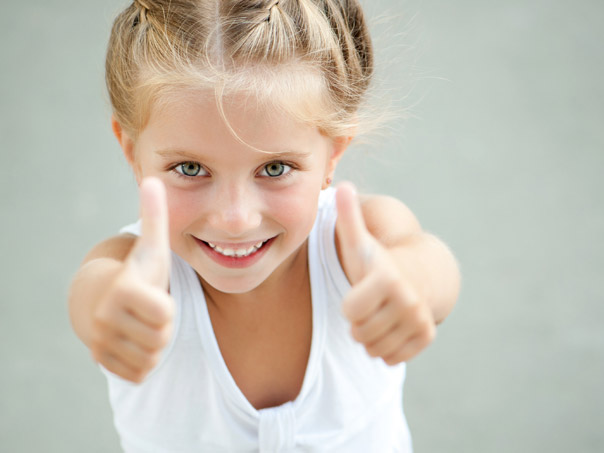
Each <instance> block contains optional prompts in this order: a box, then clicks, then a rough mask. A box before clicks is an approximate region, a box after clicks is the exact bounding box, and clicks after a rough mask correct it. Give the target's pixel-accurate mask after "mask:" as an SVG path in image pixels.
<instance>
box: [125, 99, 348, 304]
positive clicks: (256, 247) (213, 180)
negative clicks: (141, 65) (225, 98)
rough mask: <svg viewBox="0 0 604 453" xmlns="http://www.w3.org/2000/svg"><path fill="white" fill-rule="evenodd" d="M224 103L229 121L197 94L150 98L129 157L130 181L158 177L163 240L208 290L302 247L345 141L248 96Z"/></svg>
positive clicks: (269, 268)
mask: <svg viewBox="0 0 604 453" xmlns="http://www.w3.org/2000/svg"><path fill="white" fill-rule="evenodd" d="M224 113H225V115H226V117H227V118H228V121H229V124H230V127H229V125H227V124H226V123H225V121H224V120H223V118H222V116H221V114H220V112H219V110H218V108H217V106H216V101H215V99H214V97H213V96H211V97H210V96H208V97H206V96H201V95H189V96H187V97H185V96H183V97H182V100H179V101H178V102H172V103H170V104H168V105H165V106H164V107H162V108H161V109H159V108H154V109H153V110H152V112H151V116H150V120H149V122H148V125H147V126H146V128H145V129H144V130H143V131H142V132H141V134H140V135H139V139H138V141H137V143H136V146H135V148H134V153H133V156H132V155H130V160H131V163H132V165H133V168H134V171H135V173H136V175H137V179H138V180H139V181H140V179H141V178H143V177H145V176H157V177H159V178H160V179H161V180H162V181H163V182H164V184H165V186H166V191H167V197H168V211H169V215H170V243H171V247H172V250H173V251H174V252H176V253H177V254H178V255H179V256H180V257H182V258H183V259H185V260H186V261H187V262H188V263H189V264H190V265H191V266H192V267H193V269H195V271H196V272H197V273H198V274H199V275H201V276H202V278H203V279H204V280H205V281H206V282H207V283H209V284H210V285H212V286H213V287H214V288H216V289H217V290H219V291H222V292H228V293H244V292H248V291H251V290H252V289H254V288H256V287H258V286H259V285H260V284H262V282H264V281H265V280H266V279H267V278H268V277H269V276H271V275H272V274H273V273H274V272H275V271H276V270H281V271H286V270H287V268H288V264H291V263H293V262H294V260H295V258H296V256H297V254H298V253H305V251H306V249H305V247H302V246H303V245H304V244H305V241H306V238H307V237H308V234H309V233H310V230H311V228H312V226H313V223H314V220H315V216H316V212H317V201H318V197H319V192H320V190H321V188H322V187H324V186H325V180H326V178H327V177H331V176H332V174H333V171H334V169H335V165H336V163H337V161H338V159H339V157H340V156H341V154H342V152H343V151H344V149H345V144H346V143H345V142H344V141H339V140H335V141H334V140H331V139H329V138H327V137H325V136H324V135H322V134H321V133H320V132H319V130H318V129H316V128H312V127H309V126H306V125H301V124H299V123H296V122H294V121H293V120H292V119H290V118H287V117H285V116H284V115H279V114H277V113H275V112H272V111H268V110H267V109H264V108H261V107H260V106H259V105H258V104H257V103H255V102H253V101H252V100H250V99H249V98H244V97H239V98H233V99H230V100H229V102H228V103H226V102H225V106H224ZM230 128H232V130H231V129H230ZM233 131H234V132H235V133H236V134H237V136H238V137H239V139H238V138H237V137H236V136H235V135H234V134H233ZM122 145H123V143H122ZM254 148H256V149H254ZM126 154H127V156H128V153H126Z"/></svg>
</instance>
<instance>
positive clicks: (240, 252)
mask: <svg viewBox="0 0 604 453" xmlns="http://www.w3.org/2000/svg"><path fill="white" fill-rule="evenodd" d="M262 244H264V241H260V242H258V243H257V244H254V245H252V246H251V247H249V248H247V249H229V248H227V249H223V248H222V247H220V246H218V245H215V244H212V243H211V242H208V245H209V246H210V247H212V248H213V249H214V250H216V251H217V252H218V253H220V254H221V255H224V256H236V257H238V258H240V257H243V256H248V255H251V254H252V253H254V252H255V251H256V250H258V249H259V248H260V247H262Z"/></svg>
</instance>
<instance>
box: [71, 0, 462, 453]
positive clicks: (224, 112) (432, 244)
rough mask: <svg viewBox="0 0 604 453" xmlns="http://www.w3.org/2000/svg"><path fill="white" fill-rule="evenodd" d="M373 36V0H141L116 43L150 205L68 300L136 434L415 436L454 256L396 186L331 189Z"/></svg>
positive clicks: (165, 446)
mask: <svg viewBox="0 0 604 453" xmlns="http://www.w3.org/2000/svg"><path fill="white" fill-rule="evenodd" d="M372 62H373V59H372V48H371V43H370V39H369V35H368V31H367V27H366V24H365V21H364V18H363V13H362V11H361V8H360V6H359V4H358V2H357V1H354V0H346V1H344V0H280V1H262V0H254V1H252V0H172V1H170V0H154V1H151V0H145V1H143V0H137V1H135V2H134V3H133V4H132V5H130V6H128V7H127V8H126V9H125V10H124V11H123V12H122V13H121V14H120V15H119V16H118V18H117V19H116V21H115V23H114V26H113V30H112V35H111V39H110V43H109V49H108V54H107V66H106V69H107V84H108V88H109V93H110V96H111V101H112V105H113V109H114V115H113V118H112V124H113V130H114V133H115V135H116V137H117V139H118V141H119V143H120V145H121V147H122V149H123V151H124V154H125V156H126V159H127V160H128V162H129V163H130V165H131V167H132V169H133V172H134V175H135V177H136V179H137V181H138V183H139V186H140V196H141V214H140V215H141V220H140V222H139V223H137V224H134V225H131V226H128V227H126V228H125V229H124V230H123V231H122V234H120V235H119V236H116V237H114V238H112V239H109V240H107V241H104V242H102V243H101V244H99V245H98V246H96V247H95V248H94V249H93V250H92V251H91V252H90V253H89V254H88V256H87V257H86V259H85V261H84V264H83V265H82V267H81V269H80V270H79V271H78V273H77V275H76V276H75V278H74V281H73V284H72V288H71V294H70V313H71V318H72V323H73V326H74V329H75V331H76V333H77V334H78V336H79V337H80V338H81V339H82V341H83V342H84V343H85V344H86V345H87V346H88V347H89V348H90V350H91V352H92V355H93V357H94V359H95V360H96V361H98V363H99V364H100V365H102V370H103V372H104V373H105V374H106V376H107V379H108V382H109V393H110V400H111V405H112V407H113V410H114V415H115V425H116V428H117V430H118V433H119V435H120V438H121V442H122V446H123V448H124V450H125V451H127V452H202V451H203V452H206V451H208V452H243V451H245V452H249V451H261V452H281V451H326V452H393V451H398V452H409V451H411V446H410V436H409V433H408V429H407V424H406V421H405V418H404V415H403V412H402V407H401V405H402V384H403V379H404V376H405V364H404V362H405V361H407V360H409V359H410V358H411V357H413V356H415V355H416V354H418V353H419V352H420V351H421V350H422V349H424V348H425V347H426V346H427V345H428V344H429V343H430V342H431V341H432V339H433V338H434V334H435V325H436V324H438V323H439V322H440V321H442V320H443V319H444V318H445V316H446V315H447V314H448V313H449V311H450V310H451V308H452V306H453V305H454V303H455V300H456V297H457V294H458V287H459V274H458V269H457V265H456V262H455V259H454V258H453V256H452V255H451V253H450V252H449V251H448V249H447V247H446V246H445V245H444V244H442V243H441V242H440V241H439V240H438V239H436V238H435V237H434V236H431V235H429V234H427V233H424V232H423V231H422V230H421V228H420V226H419V224H418V222H417V220H416V219H415V217H414V216H413V214H412V213H411V212H410V211H409V210H408V209H407V208H406V207H405V206H404V205H403V204H402V203H400V202H398V201H396V200H394V199H392V198H389V197H385V196H371V197H369V196H357V195H356V193H355V191H354V188H353V187H352V186H351V185H350V184H341V185H340V186H339V187H338V189H337V190H336V189H334V188H330V187H329V186H330V183H331V182H332V179H333V175H334V172H335V169H336V165H337V163H338V161H339V159H340V158H341V157H342V155H343V153H344V152H345V150H346V148H347V146H348V145H349V143H350V141H351V139H352V136H353V134H354V132H355V131H356V130H358V128H359V127H360V126H362V124H360V118H361V117H360V115H359V114H358V107H359V104H360V103H361V101H362V100H363V96H364V94H365V91H366V89H367V86H368V84H369V81H370V77H371V74H372Z"/></svg>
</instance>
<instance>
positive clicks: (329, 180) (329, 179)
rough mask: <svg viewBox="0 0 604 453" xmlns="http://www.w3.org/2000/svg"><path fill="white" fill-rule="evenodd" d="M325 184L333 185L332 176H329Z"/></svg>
mask: <svg viewBox="0 0 604 453" xmlns="http://www.w3.org/2000/svg"><path fill="white" fill-rule="evenodd" d="M325 184H327V185H328V186H329V185H331V178H327V179H326V180H325Z"/></svg>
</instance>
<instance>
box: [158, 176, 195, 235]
mask: <svg viewBox="0 0 604 453" xmlns="http://www.w3.org/2000/svg"><path fill="white" fill-rule="evenodd" d="M166 194H167V197H168V213H169V216H170V220H169V221H170V236H171V237H172V238H176V237H179V236H180V235H181V233H182V231H183V229H185V228H186V227H188V226H189V225H190V224H191V223H192V222H193V221H195V219H196V218H197V217H198V216H199V213H200V212H201V211H200V209H201V207H202V206H203V205H204V200H203V197H202V196H200V194H199V193H197V192H193V191H186V190H181V189H177V188H174V187H166Z"/></svg>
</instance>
